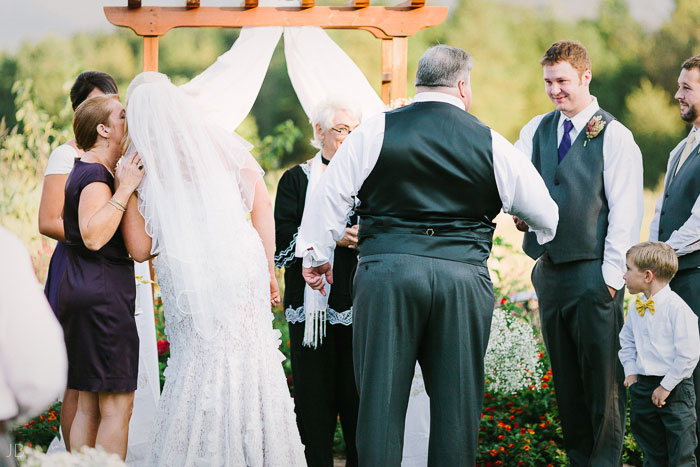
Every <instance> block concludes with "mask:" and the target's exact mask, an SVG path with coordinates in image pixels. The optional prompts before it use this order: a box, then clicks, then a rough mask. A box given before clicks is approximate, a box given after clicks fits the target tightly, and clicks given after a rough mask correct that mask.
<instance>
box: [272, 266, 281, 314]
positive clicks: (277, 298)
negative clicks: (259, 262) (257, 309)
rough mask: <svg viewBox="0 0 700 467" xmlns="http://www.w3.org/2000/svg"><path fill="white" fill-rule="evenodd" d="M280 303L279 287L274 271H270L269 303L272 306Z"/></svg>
mask: <svg viewBox="0 0 700 467" xmlns="http://www.w3.org/2000/svg"><path fill="white" fill-rule="evenodd" d="M279 304H280V288H279V286H278V285H277V278H276V277H275V273H274V272H271V273H270V305H272V306H273V307H275V306H277V305H279Z"/></svg>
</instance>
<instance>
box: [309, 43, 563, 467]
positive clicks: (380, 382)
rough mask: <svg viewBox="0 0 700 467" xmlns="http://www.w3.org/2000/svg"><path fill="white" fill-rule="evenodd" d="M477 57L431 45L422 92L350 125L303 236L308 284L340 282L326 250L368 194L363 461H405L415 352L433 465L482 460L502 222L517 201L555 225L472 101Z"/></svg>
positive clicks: (363, 212)
mask: <svg viewBox="0 0 700 467" xmlns="http://www.w3.org/2000/svg"><path fill="white" fill-rule="evenodd" d="M472 65H473V61H472V58H471V56H470V55H469V54H468V53H467V52H465V51H464V50H462V49H459V48H456V47H450V46H446V45H438V46H435V47H431V48H430V49H428V50H427V51H426V52H425V53H424V54H423V56H422V57H421V59H420V61H419V62H418V71H417V73H416V80H415V85H416V97H415V99H414V101H413V103H412V104H411V105H408V106H405V107H401V108H399V109H396V110H393V111H390V112H387V113H384V114H380V115H377V116H374V117H371V118H370V119H368V120H367V121H365V122H364V123H363V124H362V125H360V126H359V127H358V128H357V130H355V131H354V132H353V133H352V134H351V135H350V136H349V137H348V139H347V140H346V141H345V142H344V143H343V145H342V146H341V147H340V149H339V150H338V152H337V153H336V155H335V157H334V158H333V160H332V162H331V163H330V164H329V166H328V170H327V171H326V173H325V174H324V176H323V178H322V179H321V182H320V184H319V186H318V187H317V188H316V190H315V191H314V193H313V194H312V196H311V198H310V199H309V201H308V203H307V207H306V212H305V213H304V217H303V220H302V224H301V229H300V231H299V234H298V236H297V241H296V254H297V256H299V257H303V258H304V259H303V266H304V267H303V271H302V273H303V274H304V277H305V279H306V281H307V283H308V284H309V285H310V286H311V287H313V288H315V289H319V290H323V288H324V286H325V284H324V277H325V279H326V280H327V281H328V282H331V283H333V284H335V280H334V279H335V278H334V271H333V270H332V269H331V267H330V263H329V259H330V258H331V256H332V253H333V249H334V248H335V242H336V241H337V240H339V239H341V238H342V236H343V235H344V233H345V225H346V216H347V213H348V212H349V211H350V210H351V209H352V206H353V199H354V198H353V197H354V196H355V195H357V197H358V198H359V199H360V200H361V204H360V205H359V206H358V207H357V208H356V212H357V213H358V214H359V216H360V229H359V244H358V248H359V252H360V259H359V262H358V268H357V273H356V275H355V279H354V289H353V312H354V315H353V327H354V328H353V333H354V334H353V361H354V364H355V378H356V380H357V383H358V389H359V393H360V409H359V415H358V425H357V450H358V458H359V464H360V465H363V466H364V465H366V466H379V465H381V466H386V467H398V466H399V465H400V464H401V452H402V443H403V431H404V421H405V415H406V408H407V404H408V399H409V395H410V387H411V380H412V378H413V373H414V369H415V363H416V360H418V361H419V363H420V366H421V368H422V370H423V377H424V381H425V386H426V390H427V392H428V395H429V396H430V412H431V413H430V422H431V427H430V447H429V453H428V465H436V466H443V465H449V466H473V465H474V464H475V461H476V448H477V438H478V426H479V421H480V414H481V406H482V401H483V390H484V389H483V388H484V354H485V352H486V346H487V343H488V338H489V332H490V324H491V317H492V314H493V305H494V298H493V287H492V284H491V280H490V278H489V272H488V269H487V267H486V260H487V259H488V257H489V254H490V251H491V244H492V236H493V231H494V227H495V225H494V224H493V221H492V220H493V218H494V217H496V215H497V214H498V213H499V211H500V210H501V208H503V210H504V211H505V212H509V213H520V214H519V216H523V217H526V218H527V219H528V220H529V224H530V226H531V227H532V229H533V231H534V232H535V234H536V235H537V237H538V241H540V242H542V243H544V242H547V241H549V240H551V239H552V238H553V237H554V234H555V231H556V224H557V220H558V214H557V213H558V211H557V206H556V204H555V203H554V201H553V200H552V198H551V197H550V196H549V193H548V192H547V188H546V186H545V184H544V182H543V181H542V178H541V177H540V176H539V174H538V173H537V171H536V170H535V168H534V167H533V165H532V164H531V163H530V161H529V160H528V159H527V158H526V157H525V155H524V154H522V153H521V152H520V151H518V150H517V149H515V148H514V147H513V145H511V144H510V143H509V142H508V141H507V140H506V139H505V138H504V137H503V136H501V135H500V134H498V133H496V132H495V131H493V130H491V129H490V128H488V127H487V126H486V125H484V124H483V123H481V122H480V121H479V120H478V119H477V118H476V117H474V116H473V115H471V114H469V113H468V111H469V108H470V106H471V102H472V93H471V86H470V71H471V69H472ZM333 287H335V285H333Z"/></svg>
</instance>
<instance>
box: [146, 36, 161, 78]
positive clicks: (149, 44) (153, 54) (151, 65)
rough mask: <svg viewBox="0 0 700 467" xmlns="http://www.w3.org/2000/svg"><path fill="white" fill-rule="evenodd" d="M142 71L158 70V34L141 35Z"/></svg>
mask: <svg viewBox="0 0 700 467" xmlns="http://www.w3.org/2000/svg"><path fill="white" fill-rule="evenodd" d="M143 71H158V36H143Z"/></svg>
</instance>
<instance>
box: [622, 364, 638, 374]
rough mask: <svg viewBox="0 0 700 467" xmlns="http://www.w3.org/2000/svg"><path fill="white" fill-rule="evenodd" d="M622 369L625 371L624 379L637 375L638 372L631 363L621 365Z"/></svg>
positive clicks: (635, 365)
mask: <svg viewBox="0 0 700 467" xmlns="http://www.w3.org/2000/svg"><path fill="white" fill-rule="evenodd" d="M622 367H623V368H624V369H625V378H626V377H628V376H631V375H638V374H639V370H638V369H637V364H636V363H634V362H632V363H628V364H627V365H625V364H623V365H622Z"/></svg>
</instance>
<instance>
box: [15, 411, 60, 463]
mask: <svg viewBox="0 0 700 467" xmlns="http://www.w3.org/2000/svg"><path fill="white" fill-rule="evenodd" d="M60 424H61V402H60V401H57V402H54V403H53V404H51V406H50V407H49V408H47V409H46V410H45V411H44V412H42V413H41V414H39V415H37V416H36V417H34V418H32V419H31V420H29V421H28V422H27V423H25V424H24V425H20V426H19V427H17V428H15V429H14V430H13V431H12V438H13V439H14V442H15V443H17V444H23V445H25V446H29V447H30V448H31V447H35V448H36V447H39V448H42V449H43V450H44V451H46V449H47V448H48V447H49V444H51V441H52V440H53V439H54V438H55V437H56V436H60V435H59V432H58V429H59V428H60Z"/></svg>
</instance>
